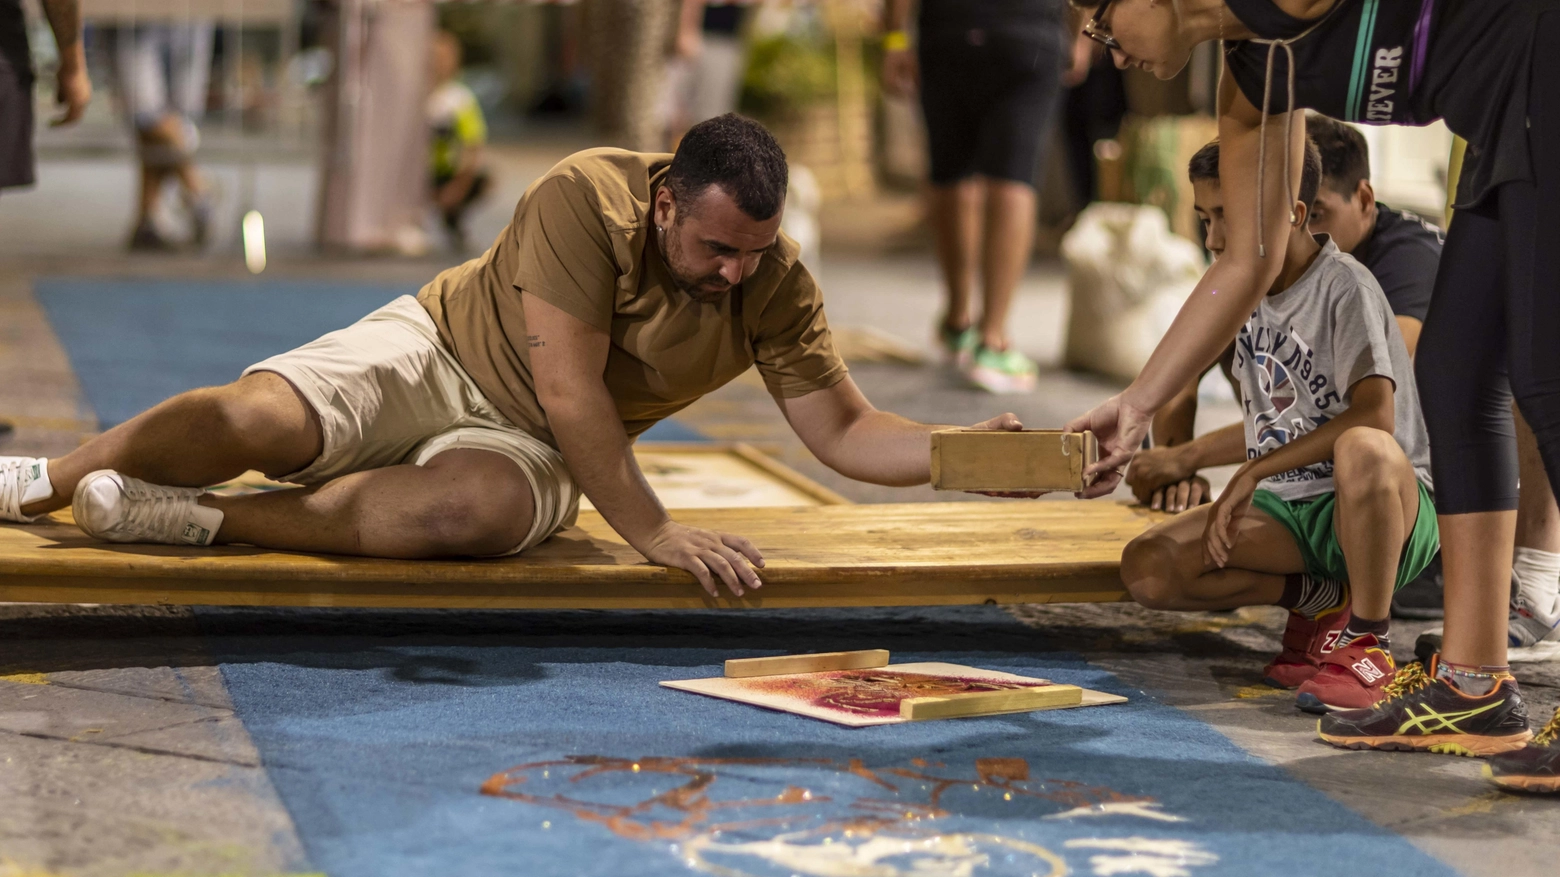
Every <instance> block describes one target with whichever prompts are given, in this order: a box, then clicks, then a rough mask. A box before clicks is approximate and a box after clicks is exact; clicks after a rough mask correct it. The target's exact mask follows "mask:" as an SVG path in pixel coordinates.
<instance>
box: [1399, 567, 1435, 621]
mask: <svg viewBox="0 0 1560 877" xmlns="http://www.w3.org/2000/svg"><path fill="white" fill-rule="evenodd" d="M1445 604H1446V587H1445V582H1444V580H1443V579H1442V576H1441V552H1439V551H1437V552H1436V553H1435V557H1434V559H1432V560H1431V561H1430V565H1429V566H1426V567H1425V571H1424V572H1422V573H1420V574H1419V577H1418V578H1416V579H1414V580H1413V581H1411V582H1409V583H1408V584H1406V585H1404V586H1403V587H1402V588H1401V589H1399V590H1398V592H1397V593H1396V594H1393V595H1392V617H1393V618H1410V619H1414V620H1418V621H1425V620H1437V619H1441V618H1445V617H1446V609H1445Z"/></svg>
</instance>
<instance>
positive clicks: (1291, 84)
mask: <svg viewBox="0 0 1560 877" xmlns="http://www.w3.org/2000/svg"><path fill="white" fill-rule="evenodd" d="M1345 2H1346V0H1337V2H1335V3H1334V4H1333V7H1332V9H1329V10H1328V11H1327V13H1326V14H1325V15H1323V16H1322V17H1321V18H1318V19H1317V20H1316V21H1315V22H1313V23H1312V24H1311V26H1310V27H1308V28H1306V29H1305V30H1303V31H1301V32H1300V33H1298V34H1295V35H1294V36H1292V37H1287V38H1284V39H1276V40H1269V39H1262V38H1260V37H1253V38H1251V39H1250V40H1247V42H1251V43H1255V44H1257V45H1259V46H1267V47H1268V51H1267V69H1266V72H1265V73H1264V74H1263V77H1262V121H1261V122H1260V123H1258V126H1257V137H1258V138H1259V139H1258V142H1257V256H1258V257H1260V258H1263V259H1266V258H1267V217H1266V216H1265V214H1264V211H1263V209H1262V208H1263V205H1264V204H1265V203H1266V196H1267V190H1266V188H1264V186H1263V183H1264V181H1265V180H1266V178H1267V120H1268V108H1269V107H1270V106H1272V100H1273V57H1274V55H1276V54H1277V52H1278V50H1279V49H1283V50H1284V60H1285V64H1286V65H1287V67H1288V70H1287V73H1288V75H1287V76H1286V77H1285V79H1286V80H1287V83H1288V97H1289V102H1288V103H1287V104H1285V105H1284V108H1285V119H1284V194H1285V196H1286V197H1287V198H1288V199H1289V224H1290V225H1294V222H1295V181H1294V175H1293V174H1292V173H1291V172H1290V164H1289V162H1290V153H1291V150H1292V149H1293V145H1294V127H1295V50H1294V44H1295V43H1298V42H1300V41H1301V40H1303V39H1305V38H1306V37H1308V36H1310V35H1311V32H1312V31H1314V30H1316V29H1317V28H1318V27H1321V26H1322V25H1323V24H1324V23H1326V21H1327V20H1328V19H1329V18H1332V15H1333V13H1334V12H1337V11H1338V10H1339V9H1340V8H1342V7H1343V6H1344V5H1345ZM1227 6H1228V3H1227V2H1221V3H1220V4H1219V35H1220V39H1219V47H1220V48H1221V49H1222V48H1223V47H1224V39H1223V34H1224V10H1225V9H1226V8H1227ZM1223 76H1224V68H1223V67H1220V68H1219V77H1220V79H1221V80H1222V79H1223Z"/></svg>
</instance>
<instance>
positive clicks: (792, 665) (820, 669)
mask: <svg viewBox="0 0 1560 877" xmlns="http://www.w3.org/2000/svg"><path fill="white" fill-rule="evenodd" d="M887 666H888V649H859V650H857V651H853V652H814V653H812V654H803V655H773V656H770V657H766V658H732V659H730V660H728V661H727V662H726V666H725V675H726V678H727V679H747V678H750V677H753V676H787V675H791V674H794V673H826V672H829V671H831V670H871V669H875V668H877V667H887Z"/></svg>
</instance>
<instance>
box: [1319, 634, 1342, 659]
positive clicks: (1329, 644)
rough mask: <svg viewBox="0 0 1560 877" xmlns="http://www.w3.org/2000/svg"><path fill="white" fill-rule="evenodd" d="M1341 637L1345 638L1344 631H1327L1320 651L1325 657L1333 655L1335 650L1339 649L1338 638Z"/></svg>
mask: <svg viewBox="0 0 1560 877" xmlns="http://www.w3.org/2000/svg"><path fill="white" fill-rule="evenodd" d="M1341 636H1343V631H1342V630H1329V631H1327V635H1326V636H1324V637H1322V647H1321V649H1319V651H1320V652H1321V653H1322V654H1324V655H1330V654H1332V651H1333V649H1336V648H1337V647H1338V638H1339V637H1341Z"/></svg>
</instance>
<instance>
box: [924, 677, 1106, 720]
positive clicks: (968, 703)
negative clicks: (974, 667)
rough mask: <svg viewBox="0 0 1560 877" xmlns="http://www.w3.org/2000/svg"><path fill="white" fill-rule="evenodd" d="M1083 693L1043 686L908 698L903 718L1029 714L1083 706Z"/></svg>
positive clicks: (1056, 686) (1072, 688)
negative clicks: (1011, 713) (1063, 707)
mask: <svg viewBox="0 0 1560 877" xmlns="http://www.w3.org/2000/svg"><path fill="white" fill-rule="evenodd" d="M1082 703H1083V689H1082V688H1079V687H1078V686H1076V685H1043V686H1037V687H1034V688H1010V689H1003V690H1000V691H974V692H968V693H963V694H948V695H941V696H937V697H907V698H905V699H904V700H902V701H900V702H899V715H900V717H902V718H904V719H908V720H909V721H912V722H919V721H923V720H925V719H952V718H961V717H965V716H986V715H992V714H993V713H1010V712H1027V711H1029V710H1037V709H1046V708H1048V707H1050V708H1054V707H1062V706H1079V705H1081V704H1082Z"/></svg>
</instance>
